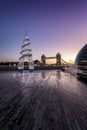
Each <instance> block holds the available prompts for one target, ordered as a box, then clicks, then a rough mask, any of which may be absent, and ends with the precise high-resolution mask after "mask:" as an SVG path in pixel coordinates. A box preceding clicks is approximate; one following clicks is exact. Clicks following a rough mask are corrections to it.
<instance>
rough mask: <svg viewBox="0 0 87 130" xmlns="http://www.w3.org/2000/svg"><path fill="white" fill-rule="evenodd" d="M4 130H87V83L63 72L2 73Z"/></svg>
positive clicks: (0, 124)
mask: <svg viewBox="0 0 87 130" xmlns="http://www.w3.org/2000/svg"><path fill="white" fill-rule="evenodd" d="M0 130H87V84H86V83H84V82H82V81H79V80H78V79H77V78H76V77H75V76H73V75H71V74H69V73H64V72H62V71H60V70H41V71H34V72H32V73H30V72H28V71H24V72H23V73H19V72H17V71H11V72H0Z"/></svg>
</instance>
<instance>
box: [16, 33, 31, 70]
mask: <svg viewBox="0 0 87 130" xmlns="http://www.w3.org/2000/svg"><path fill="white" fill-rule="evenodd" d="M24 62H28V65H30V64H31V63H32V54H31V49H30V40H29V37H28V33H27V32H26V34H25V38H24V40H23V45H22V46H21V52H20V58H19V66H18V67H19V69H24Z"/></svg>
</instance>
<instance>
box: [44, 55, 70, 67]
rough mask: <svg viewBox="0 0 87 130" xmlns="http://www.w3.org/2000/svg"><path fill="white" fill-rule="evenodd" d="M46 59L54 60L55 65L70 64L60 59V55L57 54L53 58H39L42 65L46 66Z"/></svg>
mask: <svg viewBox="0 0 87 130" xmlns="http://www.w3.org/2000/svg"><path fill="white" fill-rule="evenodd" d="M46 59H56V65H65V64H67V65H68V64H70V63H68V62H66V61H65V60H63V59H62V58H61V54H60V53H57V54H56V56H54V57H46V56H45V55H44V54H43V55H42V56H41V62H42V64H43V65H46Z"/></svg>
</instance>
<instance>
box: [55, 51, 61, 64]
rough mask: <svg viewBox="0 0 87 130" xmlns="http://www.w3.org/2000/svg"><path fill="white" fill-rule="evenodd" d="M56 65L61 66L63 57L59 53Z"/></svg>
mask: <svg viewBox="0 0 87 130" xmlns="http://www.w3.org/2000/svg"><path fill="white" fill-rule="evenodd" d="M56 65H61V55H60V54H59V53H58V54H56Z"/></svg>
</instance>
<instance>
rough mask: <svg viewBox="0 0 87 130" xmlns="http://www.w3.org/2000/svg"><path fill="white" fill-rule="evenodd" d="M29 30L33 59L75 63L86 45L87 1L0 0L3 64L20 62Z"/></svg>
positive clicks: (0, 47)
mask: <svg viewBox="0 0 87 130" xmlns="http://www.w3.org/2000/svg"><path fill="white" fill-rule="evenodd" d="M26 30H27V31H28V34H29V37H30V42H31V45H30V47H31V49H32V53H33V60H34V59H39V60H40V57H41V55H42V54H45V55H46V56H55V55H56V53H58V52H60V54H61V55H62V59H64V60H66V61H69V60H74V59H75V57H76V55H77V53H78V51H79V50H80V49H81V48H82V47H83V46H84V45H85V44H86V43H87V0H0V61H14V60H15V61H18V59H19V57H20V49H21V45H22V42H23V39H24V36H25V31H26Z"/></svg>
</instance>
